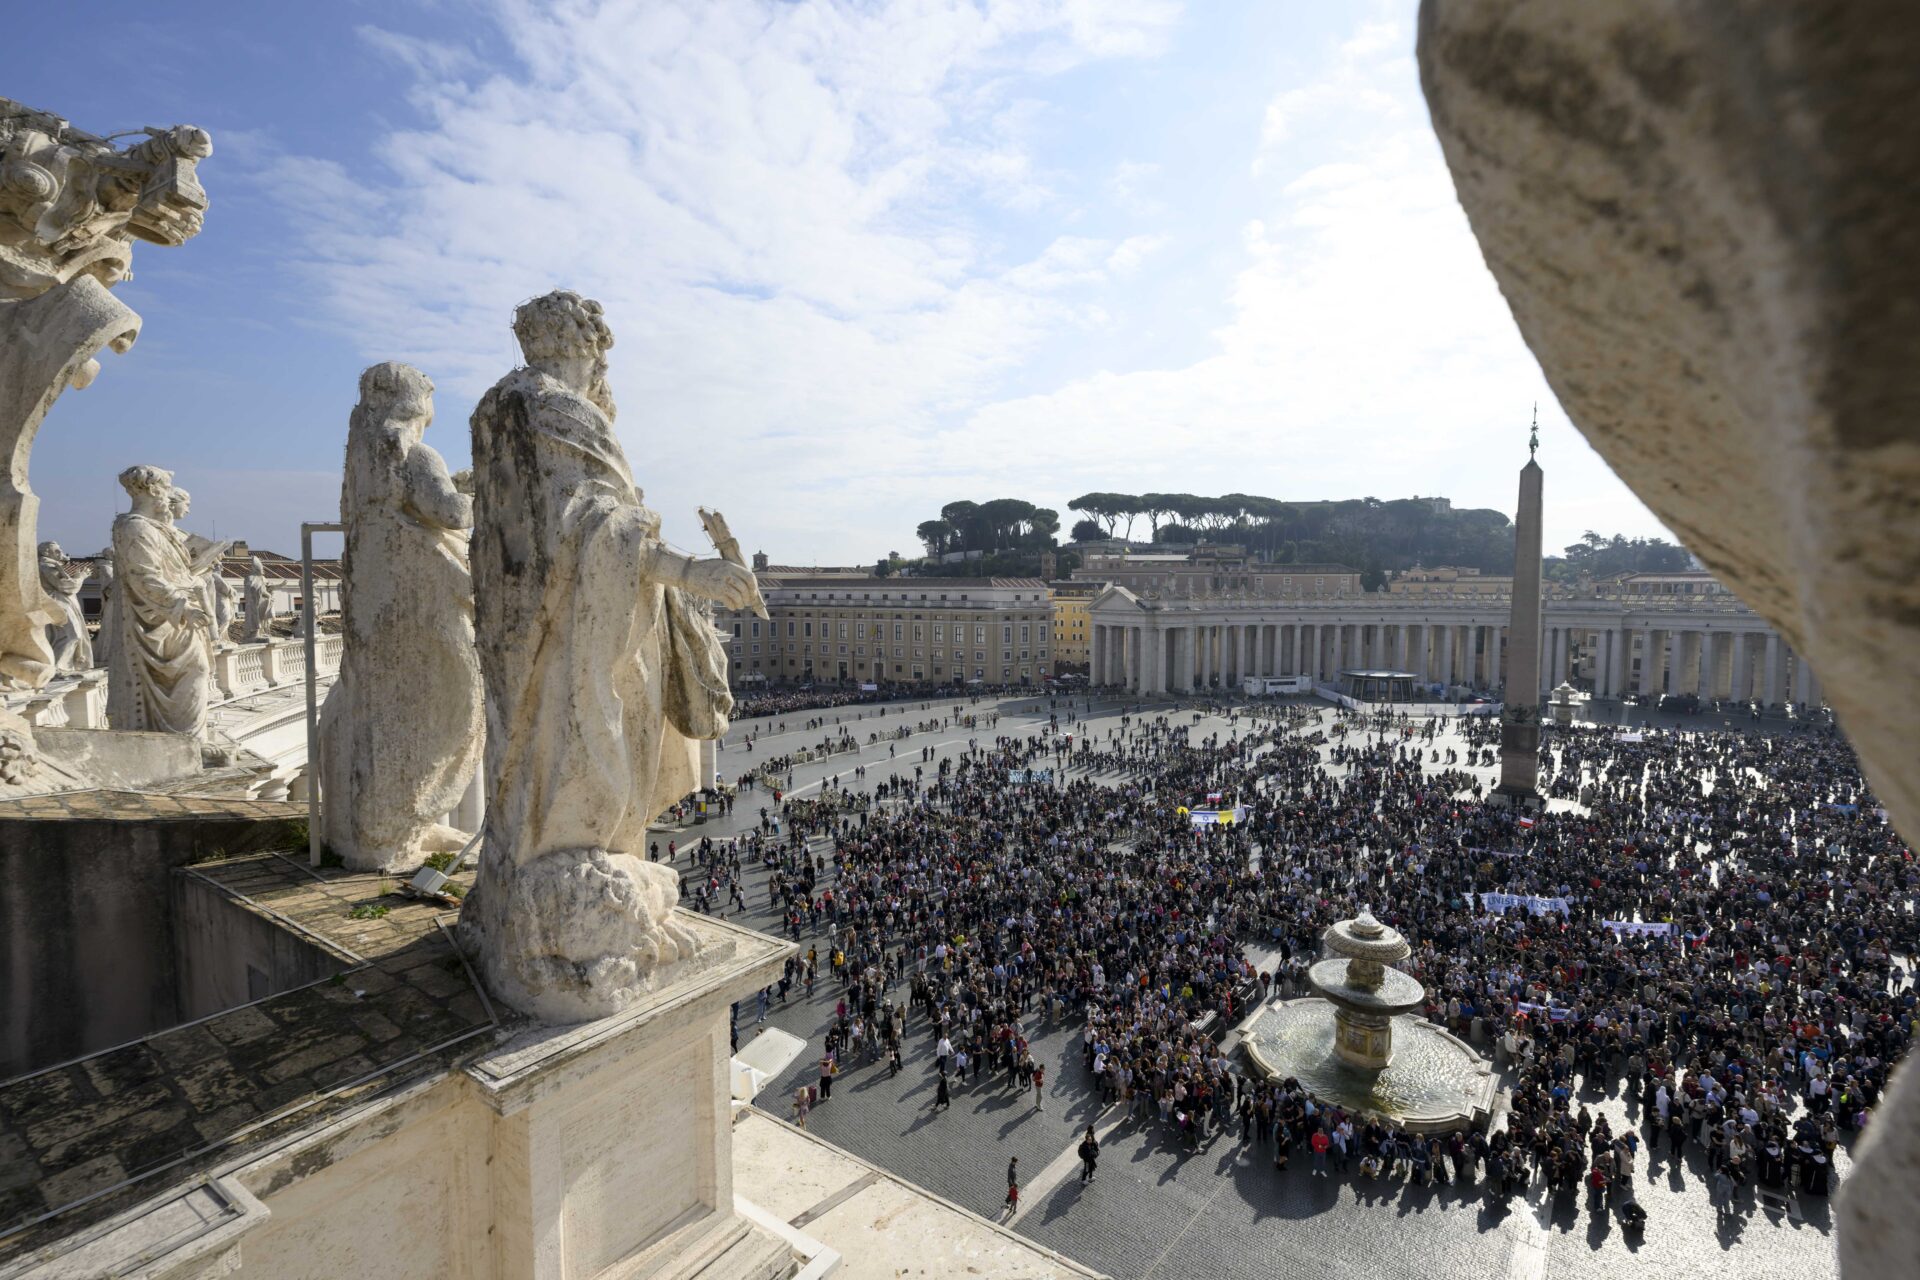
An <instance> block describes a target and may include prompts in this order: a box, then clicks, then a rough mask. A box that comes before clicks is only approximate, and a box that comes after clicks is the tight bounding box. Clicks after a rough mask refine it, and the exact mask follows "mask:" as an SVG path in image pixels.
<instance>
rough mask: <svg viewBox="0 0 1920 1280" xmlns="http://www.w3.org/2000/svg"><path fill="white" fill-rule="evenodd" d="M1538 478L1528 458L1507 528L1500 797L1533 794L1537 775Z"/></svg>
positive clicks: (1538, 760) (1537, 468)
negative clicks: (1509, 595) (1509, 550)
mask: <svg viewBox="0 0 1920 1280" xmlns="http://www.w3.org/2000/svg"><path fill="white" fill-rule="evenodd" d="M1542 480H1543V476H1542V473H1541V471H1540V464H1539V463H1538V462H1536V461H1534V460H1533V459H1532V458H1529V459H1528V460H1527V465H1526V466H1524V467H1522V468H1521V469H1520V509H1519V512H1518V513H1517V518H1516V519H1515V521H1514V526H1513V614H1512V622H1511V624H1510V625H1511V627H1512V629H1513V634H1512V638H1511V644H1512V646H1513V651H1512V653H1511V654H1510V655H1509V657H1508V664H1509V668H1510V669H1509V671H1508V672H1507V684H1506V692H1505V694H1504V696H1503V698H1502V702H1503V706H1502V709H1501V713H1500V787H1499V790H1500V791H1501V793H1503V794H1505V795H1507V796H1509V797H1511V798H1512V799H1514V800H1515V801H1519V800H1521V799H1530V798H1532V797H1533V796H1534V795H1535V794H1536V788H1535V783H1536V782H1537V781H1538V778H1539V773H1540V533H1541V530H1540V524H1541V520H1540V508H1541V492H1542V488H1543V485H1542Z"/></svg>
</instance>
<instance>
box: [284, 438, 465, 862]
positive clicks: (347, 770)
mask: <svg viewBox="0 0 1920 1280" xmlns="http://www.w3.org/2000/svg"><path fill="white" fill-rule="evenodd" d="M357 417H358V415H356V418H357ZM340 515H341V519H342V521H343V522H344V523H345V524H346V526H347V546H346V555H345V557H344V565H343V568H344V582H345V598H344V607H343V609H342V620H343V624H344V627H345V633H346V634H345V645H344V648H343V650H342V658H341V665H340V675H339V678H338V680H337V681H336V682H335V683H334V686H333V688H332V689H331V690H330V691H329V692H328V694H327V702H326V706H325V708H324V709H323V710H322V713H321V718H320V738H321V751H320V756H321V759H320V769H321V775H320V777H321V795H322V798H323V799H324V801H325V803H324V804H323V805H322V807H321V811H322V814H323V822H324V832H323V836H324V838H325V840H326V841H327V843H328V844H329V845H330V846H332V848H333V850H334V852H336V853H338V854H340V855H341V856H342V857H343V858H344V859H346V861H347V863H348V865H350V866H355V867H365V866H375V865H377V866H380V867H383V868H388V869H391V868H393V867H397V866H400V865H403V864H406V863H409V862H410V861H413V860H417V858H418V857H419V856H420V855H421V854H422V853H426V852H432V850H431V849H429V848H426V847H424V846H423V844H422V841H423V838H424V837H425V836H426V835H427V834H428V832H429V831H430V829H432V828H433V827H435V826H436V825H437V824H438V823H439V822H440V820H441V819H442V818H443V817H444V816H445V815H446V813H447V811H448V810H450V809H451V808H453V806H454V805H455V804H457V803H458V802H459V800H460V795H461V792H462V791H464V790H465V789H466V785H467V783H468V781H469V780H470V779H471V778H472V776H473V771H474V769H475V767H476V766H477V765H478V763H479V757H480V748H481V735H482V730H483V727H484V724H485V720H484V718H483V711H482V705H481V704H482V701H483V699H482V697H481V692H480V668H479V658H478V656H477V655H476V654H475V652H474V647H473V580H472V578H471V576H470V575H469V573H468V571H467V534H466V529H465V525H466V522H467V520H468V519H469V518H470V516H469V512H468V508H467V503H466V501H465V500H464V499H463V498H462V497H461V496H460V494H459V493H458V492H456V491H455V489H454V487H453V481H452V479H451V478H450V477H449V476H448V475H447V469H446V466H445V464H444V463H442V462H441V460H440V455H439V454H437V453H435V452H434V451H433V450H432V449H430V448H428V447H427V446H426V445H424V444H420V443H417V442H416V443H412V444H411V446H410V447H409V446H408V442H407V441H405V440H403V439H400V438H399V432H398V431H397V430H396V429H394V428H393V427H391V426H388V425H387V424H385V423H382V422H379V421H372V422H367V423H364V424H363V423H360V422H358V421H356V422H355V423H354V425H353V426H352V427H351V428H350V430H349V432H348V437H347V460H346V476H345V480H344V483H343V484H342V486H341V496H340Z"/></svg>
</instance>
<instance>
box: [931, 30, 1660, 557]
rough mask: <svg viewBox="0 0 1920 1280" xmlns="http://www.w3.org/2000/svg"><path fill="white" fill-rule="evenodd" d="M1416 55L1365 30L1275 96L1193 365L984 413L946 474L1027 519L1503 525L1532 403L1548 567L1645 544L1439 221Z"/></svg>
mask: <svg viewBox="0 0 1920 1280" xmlns="http://www.w3.org/2000/svg"><path fill="white" fill-rule="evenodd" d="M1410 51H1411V35H1410V33H1409V32H1407V31H1406V30H1405V29H1404V28H1399V29H1394V28H1392V27H1390V26H1388V25H1385V24H1378V23H1373V24H1369V25H1367V26H1366V27H1364V28H1362V30H1361V31H1360V33H1359V34H1358V35H1356V36H1355V37H1353V38H1352V39H1351V40H1349V41H1347V42H1346V43H1345V44H1344V45H1342V46H1341V48H1340V50H1339V52H1338V54H1337V56H1336V57H1335V58H1334V59H1333V61H1332V63H1331V65H1330V66H1328V67H1327V68H1326V69H1325V71H1324V72H1323V73H1322V74H1321V75H1320V76H1319V77H1318V78H1315V79H1312V80H1309V81H1308V82H1306V83H1303V84H1298V85H1294V86H1289V87H1288V88H1286V89H1284V90H1282V91H1280V92H1278V93H1276V94H1275V96H1274V98H1273V100H1272V102H1271V104H1270V105H1269V107H1268V110H1267V112H1266V118H1265V119H1266V128H1265V130H1264V131H1263V135H1262V138H1261V141H1260V145H1259V151H1258V160H1259V165H1258V168H1257V171H1256V172H1257V174H1258V175H1259V183H1258V187H1259V191H1260V195H1259V207H1258V212H1257V216H1255V217H1253V218H1251V219H1249V220H1248V221H1247V222H1246V223H1245V225H1244V227H1243V230H1242V237H1241V247H1242V251H1243V259H1242V265H1241V266H1240V268H1239V270H1238V272H1237V273H1236V274H1235V276H1234V278H1233V280H1232V284H1231V288H1230V305H1231V309H1230V315H1229V318H1228V319H1227V321H1226V323H1224V324H1223V325H1221V326H1219V327H1218V329H1217V330H1216V331H1215V333H1214V334H1213V350H1212V351H1211V352H1210V353H1209V354H1207V355H1206V356H1204V358H1201V359H1199V360H1196V361H1193V362H1191V363H1187V364H1183V365H1179V366H1177V367H1172V368H1164V369H1133V370H1125V369H1122V370H1113V371H1104V372H1100V373H1096V374H1094V375H1091V376H1087V377H1083V378H1078V379H1075V380H1072V381H1069V382H1067V383H1066V384H1065V385H1063V386H1060V387H1057V388H1055V389H1053V390H1050V391H1046V392H1044V393H1041V394H1035V395H1030V396H1025V397H1021V398H1018V399H1013V400H1007V401H1002V402H1000V403H994V404H988V405H984V406H982V407H981V408H979V409H978V410H977V411H976V412H974V413H973V414H971V415H969V416H968V417H967V418H965V419H964V420H963V421H961V422H960V423H958V424H955V425H954V426H953V427H952V428H951V429H949V430H947V431H945V432H944V433H943V434H942V436H941V443H940V447H939V449H938V456H939V458H940V459H941V463H942V464H943V465H945V466H948V467H953V468H958V467H960V466H962V465H964V460H965V459H967V458H969V457H979V456H986V457H997V456H1010V455H1011V456H1018V457H1019V458H1020V459H1021V460H1022V462H1023V463H1024V464H1025V465H1027V466H1028V467H1029V468H1030V469H1031V470H1032V472H1033V473H1034V474H1036V475H1042V476H1046V477H1048V479H1049V481H1050V484H1049V486H1048V487H1047V489H1046V490H1045V491H1044V492H1042V493H1037V494H1033V495H1030V496H1033V497H1035V498H1036V500H1044V499H1047V498H1049V497H1051V498H1052V499H1054V500H1058V499H1061V498H1064V497H1067V496H1071V495H1073V494H1076V493H1079V492H1082V491H1085V490H1088V489H1109V490H1121V491H1145V490H1163V491H1164V490H1183V491H1191V492H1199V493H1221V492H1229V491H1240V492H1253V493H1265V494H1270V495H1273V496H1276V497H1292V498H1318V497H1358V496H1363V495H1374V496H1379V497H1402V496H1408V495H1412V494H1440V495H1445V496H1449V497H1451V498H1453V499H1454V500H1455V501H1456V502H1457V503H1459V504H1461V505H1474V506H1490V507H1494V508H1496V509H1498V510H1502V511H1508V512H1511V510H1512V508H1513V503H1514V473H1515V471H1517V469H1518V467H1519V465H1520V464H1521V463H1522V462H1523V461H1524V460H1525V455H1524V453H1523V452H1522V449H1523V448H1524V444H1525V438H1526V428H1527V421H1528V414H1529V412H1530V408H1531V402H1532V401H1534V400H1535V399H1538V400H1539V401H1540V403H1541V412H1542V415H1543V418H1542V431H1543V435H1544V436H1545V438H1546V445H1545V446H1544V449H1543V455H1542V461H1543V464H1545V465H1546V466H1547V467H1548V469H1549V476H1550V480H1549V502H1548V520H1549V527H1548V530H1547V534H1548V547H1549V549H1550V550H1552V549H1556V548H1557V547H1558V546H1559V545H1561V544H1562V543H1563V542H1565V541H1570V540H1572V539H1573V538H1574V537H1576V536H1577V535H1578V533H1579V532H1580V531H1581V530H1582V529H1585V528H1596V529H1601V530H1604V531H1607V532H1613V531H1615V530H1618V531H1622V532H1626V533H1629V534H1644V533H1657V532H1659V531H1660V530H1659V526H1658V525H1657V523H1656V522H1655V521H1654V520H1653V518H1652V516H1651V515H1650V514H1649V513H1648V512H1647V511H1646V510H1645V508H1644V507H1642V506H1641V504H1640V503H1639V502H1638V501H1637V500H1636V499H1635V498H1633V496H1632V495H1631V494H1630V493H1629V492H1628V491H1627V489H1626V488H1625V486H1624V485H1622V484H1621V483H1620V482H1619V481H1618V480H1617V479H1616V478H1614V477H1613V476H1612V474H1611V473H1610V472H1609V471H1608V470H1607V468H1606V467H1605V464H1604V463H1602V462H1601V461H1600V460H1599V458H1598V456H1597V455H1595V454H1594V453H1593V452H1592V451H1591V449H1589V448H1588V447H1587V446H1586V445H1585V443H1584V442H1583V441H1582V440H1581V439H1580V437H1579V436H1578V435H1577V434H1576V433H1575V432H1574V431H1573V429H1572V427H1571V426H1570V425H1569V424H1567V423H1566V420H1565V419H1564V417H1562V416H1561V415H1560V414H1559V412H1558V409H1557V407H1556V406H1555V405H1554V404H1553V402H1552V397H1551V395H1550V393H1549V392H1548V391H1547V389H1546V386H1545V382H1544V379H1543V378H1542V377H1541V375H1540V372H1539V369H1538V366H1537V365H1536V363H1535V362H1534V360H1533V358H1532V356H1531V354H1530V353H1529V352H1528V351H1527V349H1526V347H1525V345H1524V343H1523V342H1522V341H1521V339H1520V336H1519V334H1518V332H1517V330H1516V329H1515V326H1514V323H1513V320H1512V318H1511V315H1510V314H1509V312H1508V310H1507V308H1506V305H1505V303H1504V302H1503V300H1502V299H1501V297H1500V294H1499V290H1498V288H1497V286H1496V285H1495V283H1494V281H1493V279H1492V277H1491V275H1490V274H1489V273H1488V272H1487V270H1486V268H1485V266H1484V264H1483V262H1482V259H1481V256H1480V252H1479V249H1478V246H1477V245H1476V243H1475V242H1474V240H1473V237H1472V234H1471V232H1470V230H1469V228H1468V226H1467V223H1466V218H1465V216H1464V214H1463V213H1462V212H1461V210H1460V208H1459V205H1458V203H1457V201H1456V199H1455V196H1454V192H1453V187H1452V183H1451V180H1450V179H1449V177H1448V174H1447V171H1446V168H1445V165H1444V162H1443V161H1442V158H1441V156H1440V153H1439V148H1438V146H1437V144H1436V143H1435V141H1434V139H1433V136H1432V133H1431V131H1430V129H1429V128H1428V125H1427V120H1426V115H1425V110H1424V107H1423V104H1422V103H1421V102H1420V99H1419V89H1418V85H1417V82H1416V79H1415V76H1414V72H1413V68H1412V63H1411V57H1410ZM1120 252H1122V251H1116V256H1118V254H1119V253H1120ZM1090 440H1095V441H1097V444H1095V445H1093V446H1092V447H1089V441H1090Z"/></svg>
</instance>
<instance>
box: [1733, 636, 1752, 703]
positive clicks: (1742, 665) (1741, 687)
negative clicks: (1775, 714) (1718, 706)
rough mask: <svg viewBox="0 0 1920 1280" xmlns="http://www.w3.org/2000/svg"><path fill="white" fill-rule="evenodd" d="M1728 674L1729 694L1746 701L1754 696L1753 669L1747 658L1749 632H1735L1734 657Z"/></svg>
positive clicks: (1735, 699) (1737, 700)
mask: <svg viewBox="0 0 1920 1280" xmlns="http://www.w3.org/2000/svg"><path fill="white" fill-rule="evenodd" d="M1730 665H1731V670H1730V671H1729V673H1728V676H1727V696H1728V697H1729V698H1731V699H1733V700H1734V701H1735V702H1745V701H1747V700H1748V699H1750V698H1751V697H1752V696H1753V669H1752V666H1751V665H1750V664H1749V662H1748V660H1747V633H1746V632H1744V631H1736V632H1734V633H1733V658H1732V660H1731V663H1730Z"/></svg>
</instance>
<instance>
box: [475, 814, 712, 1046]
mask: <svg viewBox="0 0 1920 1280" xmlns="http://www.w3.org/2000/svg"><path fill="white" fill-rule="evenodd" d="M679 900H680V876H679V873H678V872H676V871H674V870H673V869H672V868H671V867H664V866H661V865H660V864H658V863H653V862H648V861H646V860H645V859H643V858H636V857H634V856H633V855H632V854H625V853H608V852H607V851H606V850H604V849H563V850H557V851H555V852H553V853H549V854H546V855H544V856H543V857H539V858H536V859H534V860H533V861H532V862H529V863H527V864H526V865H524V866H521V865H517V864H515V863H514V861H513V860H512V858H511V856H510V855H509V854H508V853H507V852H505V850H504V849H503V848H502V846H501V844H500V843H499V842H496V841H494V840H492V839H489V840H488V841H487V842H486V844H485V846H484V848H483V852H482V853H481V855H480V871H479V874H478V875H477V876H476V877H475V878H474V887H473V889H472V890H471V891H470V892H469V893H468V895H467V901H466V904H465V905H464V906H463V907H462V909H461V912H460V940H461V946H462V947H463V948H464V949H465V951H466V952H467V954H468V956H469V957H470V958H471V960H472V962H473V966H474V968H475V969H476V970H478V972H479V974H480V979H481V981H482V982H484V983H485V984H486V987H487V990H488V991H490V992H492V993H493V995H494V996H495V997H496V998H497V999H499V1000H501V1001H502V1002H504V1003H505V1004H507V1005H509V1006H510V1007H512V1008H514V1009H517V1010H519V1011H520V1012H522V1013H525V1014H529V1015H531V1016H533V1017H535V1018H538V1019H540V1020H541V1021H542V1022H547V1023H552V1024H554V1025H558V1026H564V1025H568V1024H571V1023H576V1022H590V1021H592V1020H594V1019H596V1018H608V1017H613V1016H615V1015H617V1014H619V1013H621V1012H623V1011H624V1010H626V1009H627V1008H629V1007H630V1006H632V1005H633V1004H634V1003H635V1002H636V1001H638V1000H639V999H640V998H641V997H643V996H645V995H646V994H647V993H648V992H650V991H653V990H655V989H657V988H658V987H660V986H661V985H663V984H667V983H673V982H677V981H680V980H681V979H683V978H686V977H689V976H692V975H693V974H694V973H695V972H697V971H698V970H701V969H704V968H708V967H711V966H712V965H713V964H715V963H718V962H719V961H721V960H724V959H725V958H726V957H725V956H724V955H707V954H705V952H704V951H703V949H702V945H701V942H700V940H699V939H697V938H696V937H695V936H694V934H693V933H692V932H691V931H689V930H688V929H687V928H686V926H685V925H684V924H682V923H681V922H680V921H678V920H676V919H675V918H674V907H675V906H676V905H677V904H678V903H679Z"/></svg>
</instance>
